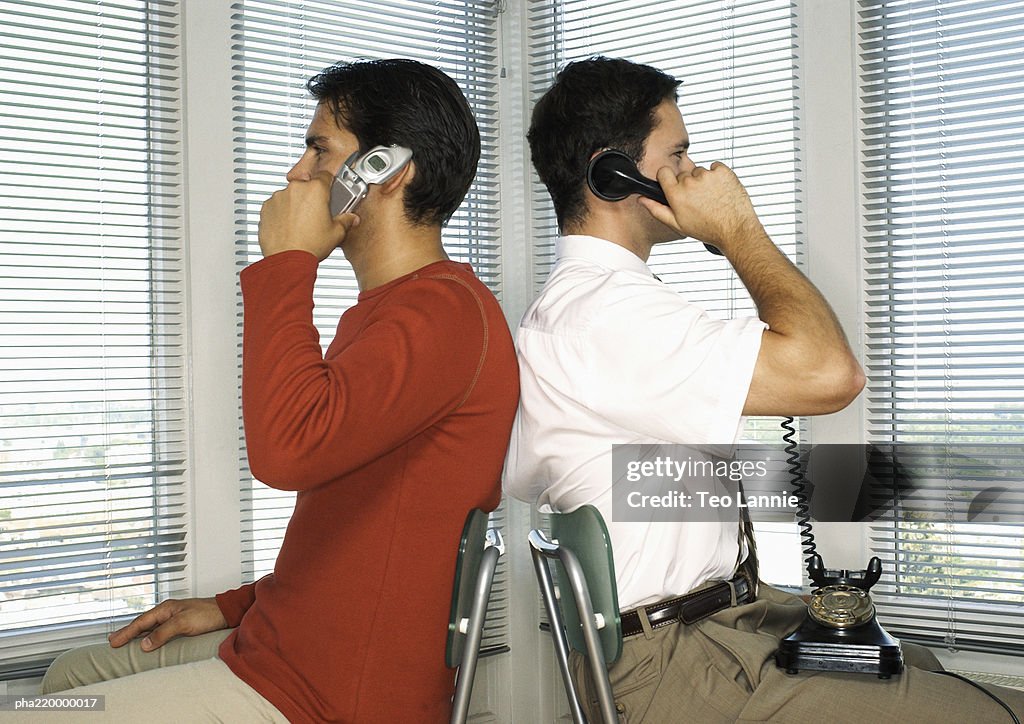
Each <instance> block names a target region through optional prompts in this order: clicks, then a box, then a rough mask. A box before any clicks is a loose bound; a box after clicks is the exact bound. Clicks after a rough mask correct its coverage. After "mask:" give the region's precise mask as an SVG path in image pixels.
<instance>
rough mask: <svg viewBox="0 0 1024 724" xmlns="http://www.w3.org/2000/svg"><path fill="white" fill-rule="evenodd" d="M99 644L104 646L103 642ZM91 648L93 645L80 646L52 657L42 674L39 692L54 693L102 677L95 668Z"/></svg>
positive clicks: (95, 680)
mask: <svg viewBox="0 0 1024 724" xmlns="http://www.w3.org/2000/svg"><path fill="white" fill-rule="evenodd" d="M101 646H104V647H106V646H105V645H104V644H101ZM93 648H95V647H94V646H82V647H80V648H77V649H71V650H70V651H65V652H64V653H63V654H61V655H60V656H58V657H57V658H56V659H54V660H53V663H52V664H50V668H48V669H47V670H46V674H45V675H44V676H43V683H42V686H41V687H40V691H41V693H43V694H54V693H56V692H58V691H66V690H68V689H74V688H75V687H78V686H85V685H87V684H95V683H97V682H98V681H100V680H101V679H102V677H100V676H99V675H98V673H97V670H96V662H95V659H94V657H93V656H92V649H93Z"/></svg>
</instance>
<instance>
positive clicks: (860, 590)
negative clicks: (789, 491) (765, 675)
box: [775, 417, 903, 679]
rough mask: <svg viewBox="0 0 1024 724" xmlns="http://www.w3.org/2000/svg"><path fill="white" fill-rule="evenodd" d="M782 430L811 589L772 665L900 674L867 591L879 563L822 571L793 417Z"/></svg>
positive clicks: (898, 659)
mask: <svg viewBox="0 0 1024 724" xmlns="http://www.w3.org/2000/svg"><path fill="white" fill-rule="evenodd" d="M782 428H783V430H785V431H786V434H784V435H783V436H782V439H783V440H784V441H785V442H786V453H787V454H788V457H787V463H788V465H789V472H790V475H791V476H792V479H793V488H794V492H795V493H796V495H797V517H798V519H799V520H798V523H799V526H800V536H801V538H802V539H803V546H804V553H805V554H806V555H807V556H808V562H807V575H808V576H809V577H810V579H811V581H812V582H813V583H814V585H815V588H814V590H813V591H812V592H811V600H810V603H808V605H807V615H806V617H805V618H804V622H803V624H801V626H800V628H798V629H797V630H796V631H794V632H793V633H791V634H790V635H789V636H787V637H786V638H784V639H782V641H781V642H779V650H778V651H776V652H775V664H776V666H778V667H779V668H782V669H785V670H786V673H789V674H795V673H797V672H799V671H800V670H801V669H808V670H812V671H846V672H852V673H859V674H874V675H876V676H877V677H878V678H880V679H888V678H890V677H891V676H893V675H894V674H900V673H901V672H902V671H903V651H902V650H901V649H900V642H899V641H898V640H896V639H894V638H893V637H892V636H890V635H889V634H888V633H886V631H885V629H883V628H882V626H881V624H879V623H878V619H876V618H875V605H874V604H873V603H872V602H871V596H870V594H869V593H868V591H869V590H870V589H871V587H872V586H873V585H875V584H876V583H877V582H878V579H879V578H881V576H882V561H881V560H879V559H878V558H877V557H874V558H872V559H871V560H870V561H869V562H868V567H867V569H866V570H862V571H849V570H846V569H840V570H830V569H826V568H825V565H824V564H823V563H822V560H821V556H819V555H818V553H817V552H816V546H815V543H814V534H813V533H812V532H811V523H810V515H809V512H808V511H809V505H808V501H807V496H806V493H805V491H806V487H807V481H806V479H805V478H804V474H803V470H802V466H801V465H800V459H799V458H800V456H799V453H798V452H797V445H796V442H795V439H794V438H795V434H796V429H795V428H794V427H793V418H791V417H790V418H786V420H785V421H784V422H783V423H782Z"/></svg>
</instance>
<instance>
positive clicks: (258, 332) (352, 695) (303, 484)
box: [44, 60, 518, 722]
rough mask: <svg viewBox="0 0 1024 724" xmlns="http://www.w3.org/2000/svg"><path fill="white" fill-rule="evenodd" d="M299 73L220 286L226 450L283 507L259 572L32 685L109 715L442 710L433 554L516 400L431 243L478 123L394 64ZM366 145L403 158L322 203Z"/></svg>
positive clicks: (457, 99)
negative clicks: (353, 291) (235, 290)
mask: <svg viewBox="0 0 1024 724" xmlns="http://www.w3.org/2000/svg"><path fill="white" fill-rule="evenodd" d="M308 87H309V90H310V91H311V92H312V94H313V95H314V96H315V97H316V98H317V99H318V101H319V105H318V107H317V110H316V114H315V116H314V118H313V121H312V123H311V124H310V126H309V132H308V134H307V137H306V151H305V153H304V154H303V155H302V157H301V158H300V159H299V161H298V163H296V164H295V167H294V168H293V169H292V170H291V171H290V172H289V173H288V186H287V188H285V189H282V190H281V191H278V192H277V193H275V194H274V195H273V196H272V197H271V198H270V199H269V200H268V201H267V202H266V203H265V204H264V205H263V210H262V213H261V216H260V227H259V240H260V247H261V249H262V251H263V255H264V259H262V260H261V261H259V262H257V263H255V264H253V265H252V266H250V267H249V268H247V269H246V270H245V271H243V272H242V279H241V281H242V292H243V299H244V305H245V329H244V341H243V343H244V347H243V373H242V408H243V417H244V421H245V434H246V443H247V447H248V453H249V462H250V466H251V469H252V471H253V474H254V475H255V476H256V477H257V478H258V479H260V480H261V481H263V482H264V483H266V484H267V485H270V486H272V487H275V488H280V489H285V490H296V491H298V495H297V499H296V504H295V512H294V513H293V515H292V519H291V521H290V523H289V525H288V531H287V533H286V535H285V539H284V543H283V545H282V547H281V551H280V553H279V555H278V558H277V563H276V565H275V567H274V572H273V573H271V574H269V575H267V576H265V577H263V578H261V579H260V580H258V581H256V582H255V583H250V584H247V585H244V586H242V587H240V588H237V589H235V590H232V591H227V592H225V593H221V594H219V595H218V596H216V597H215V598H195V599H188V600H181V601H176V600H170V601H165V602H164V603H162V604H160V605H158V606H156V607H155V608H154V609H152V610H150V611H149V612H147V613H145V614H142V615H141V616H139V617H138V618H136V619H135V620H134V621H133V622H132V623H130V624H129V625H128V626H126V627H124V628H122V629H121V630H119V631H116V632H115V633H113V634H112V635H111V636H110V644H111V645H110V646H105V645H99V646H93V647H86V648H85V649H77V650H74V651H71V652H68V653H67V654H65V655H64V656H63V657H61V658H60V659H58V660H57V661H56V662H55V664H54V666H53V667H51V670H50V671H49V672H48V674H47V677H46V679H45V681H44V692H46V693H51V692H54V691H59V690H63V689H66V688H69V687H77V686H81V685H90V686H89V687H88V690H84V689H82V690H79V692H77V693H83V692H85V691H90V692H92V693H99V694H104V695H106V711H107V715H108V716H112V717H115V718H117V719H119V720H124V721H150V722H152V721H189V722H195V721H207V720H217V721H239V722H242V721H245V722H248V721H258V720H263V721H284V720H285V719H287V720H289V721H293V722H314V721H315V722H321V721H345V722H435V721H446V720H447V718H448V714H449V710H450V698H451V694H452V690H453V680H454V677H453V672H451V671H450V670H448V669H447V668H446V667H445V663H444V650H445V639H446V634H447V620H448V606H449V602H450V597H451V585H452V580H453V577H454V569H455V558H456V549H457V546H458V541H459V536H460V533H461V529H462V524H463V521H464V519H465V516H466V513H467V511H469V510H470V509H471V508H474V507H480V508H484V509H487V510H490V509H493V508H494V507H495V506H496V505H497V503H498V500H499V497H500V488H499V479H500V475H501V467H502V461H503V458H504V454H505V448H506V445H507V443H508V439H509V431H510V428H511V424H512V419H513V417H514V415H515V409H516V403H517V400H518V368H517V364H516V359H515V352H514V350H513V345H512V341H511V337H510V335H509V332H508V327H507V325H506V322H505V319H504V317H503V315H502V312H501V310H500V308H499V307H498V304H497V302H496V300H495V298H494V296H493V295H492V294H491V293H490V292H489V291H488V290H487V288H486V287H485V286H484V285H483V284H482V283H481V282H480V281H479V280H478V279H477V278H476V277H475V276H474V274H473V272H472V270H471V269H470V268H469V266H467V265H464V264H457V263H454V262H452V261H449V260H448V257H447V255H446V254H445V252H444V249H443V248H442V245H441V228H442V226H443V225H444V224H445V223H446V222H447V221H448V219H449V218H450V217H451V215H452V214H453V213H454V211H455V209H456V208H457V207H458V206H459V204H460V203H461V202H462V199H463V197H464V196H465V194H466V192H467V190H468V189H469V185H470V183H471V181H472V180H473V176H474V174H475V172H476V164H477V160H478V158H479V153H480V136H479V132H478V130H477V126H476V123H475V121H474V119H473V116H472V114H471V112H470V109H469V106H468V105H467V103H466V100H465V98H464V96H463V95H462V93H461V91H460V90H459V89H458V87H457V86H456V84H455V83H454V82H453V81H452V80H451V79H450V78H448V77H447V76H445V75H444V74H443V73H441V72H440V71H438V70H436V69H434V68H431V67H429V66H426V65H423V64H421V63H417V62H414V61H409V60H387V61H372V62H359V63H351V64H349V63H342V64H338V65H335V66H332V67H331V68H329V69H327V70H325V71H324V72H323V73H321V74H319V75H317V76H315V77H314V78H313V79H312V80H310V82H309V84H308ZM381 144H385V145H387V144H398V145H401V146H405V147H407V148H410V149H412V151H413V160H412V162H411V163H410V164H409V165H408V166H406V167H405V168H404V169H403V170H402V171H401V172H400V173H399V174H398V175H397V176H395V177H393V178H392V179H390V180H388V181H386V182H384V183H383V184H381V185H377V186H371V187H370V191H369V195H368V196H367V197H366V199H364V200H363V202H362V203H361V204H360V205H359V207H358V208H357V209H356V214H351V213H350V214H341V215H339V216H337V217H332V216H331V213H330V211H329V196H330V188H331V183H332V180H333V178H334V175H335V174H336V173H337V172H338V170H339V169H340V167H341V165H342V163H343V162H344V161H345V160H346V159H347V158H348V157H349V155H350V154H352V153H353V152H354V151H356V150H357V149H359V150H362V151H365V150H367V149H369V148H371V147H373V146H376V145H381ZM338 247H340V248H341V250H342V252H343V253H344V254H345V257H346V258H347V259H348V260H349V262H350V263H351V264H352V267H353V269H354V270H355V274H356V278H357V280H358V282H359V289H360V293H359V300H358V304H356V305H355V306H354V307H352V308H351V309H349V310H348V311H347V312H345V314H344V315H342V318H341V321H340V322H339V325H338V331H337V336H336V337H335V339H334V341H333V343H332V344H331V345H330V348H329V349H328V351H327V354H326V355H324V354H322V353H321V348H320V344H319V339H318V335H317V332H316V329H315V328H314V326H313V320H312V311H313V298H312V294H313V282H314V280H315V278H316V271H317V264H318V263H319V262H320V261H323V260H324V259H326V258H327V257H328V256H329V255H330V254H331V253H332V252H333V251H334V250H335V249H336V248H338ZM139 672H144V673H139ZM118 677H130V678H118ZM96 682H103V683H96Z"/></svg>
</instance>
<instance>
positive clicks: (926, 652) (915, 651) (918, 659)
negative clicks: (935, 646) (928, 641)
mask: <svg viewBox="0 0 1024 724" xmlns="http://www.w3.org/2000/svg"><path fill="white" fill-rule="evenodd" d="M903 662H904V663H905V664H906V665H907V666H913V667H916V668H918V669H924V670H925V671H942V670H943V668H944V667H943V666H942V664H941V663H940V662H939V660H938V659H937V658H936V657H935V654H933V653H932V651H931V649H928V648H925V647H924V646H919V645H917V644H912V643H909V642H903Z"/></svg>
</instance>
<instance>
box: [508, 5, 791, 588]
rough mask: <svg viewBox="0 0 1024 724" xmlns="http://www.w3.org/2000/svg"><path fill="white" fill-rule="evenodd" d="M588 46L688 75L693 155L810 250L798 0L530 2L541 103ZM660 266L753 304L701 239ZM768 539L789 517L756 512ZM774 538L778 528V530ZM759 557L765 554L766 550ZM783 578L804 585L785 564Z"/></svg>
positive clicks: (702, 294) (537, 185)
mask: <svg viewBox="0 0 1024 724" xmlns="http://www.w3.org/2000/svg"><path fill="white" fill-rule="evenodd" d="M591 55H605V56H608V57H618V58H626V59H627V60H632V61H635V62H638V63H645V64H648V65H653V66H654V67H656V68H658V69H660V70H663V71H665V72H666V73H669V74H670V75H673V76H674V77H676V78H678V79H680V80H682V81H683V84H682V85H681V86H680V87H679V106H680V110H681V111H682V114H683V120H684V121H685V122H686V128H687V131H688V132H689V134H690V140H691V143H692V145H691V148H690V155H691V157H692V158H693V160H694V162H695V163H697V164H698V165H701V166H709V165H710V164H711V163H712V162H713V161H721V162H723V163H725V164H727V165H729V166H730V167H731V168H732V169H733V170H734V171H735V172H736V174H737V175H738V176H739V178H740V180H741V181H742V182H743V184H744V186H746V188H747V191H748V192H749V194H750V197H751V199H752V200H753V203H754V206H755V208H756V209H757V212H758V216H759V217H760V219H761V221H762V222H763V223H764V225H765V228H766V229H767V231H768V233H769V235H770V236H771V238H772V240H773V241H774V242H775V243H776V244H777V245H778V246H779V248H780V249H782V250H783V251H784V252H785V253H786V254H788V255H789V256H790V258H791V259H793V260H794V261H795V262H796V263H798V264H800V263H801V262H802V251H801V249H802V245H801V211H800V173H801V168H800V157H799V151H798V144H799V133H800V128H799V119H798V109H797V101H798V95H799V94H798V84H797V77H796V41H795V21H794V9H793V3H792V2H790V0H746V1H735V2H725V1H714V2H708V1H707V0H688V1H687V0H676V1H673V2H671V3H656V4H654V3H649V2H628V3H625V2H619V1H617V0H605V1H603V2H597V1H594V0H544V1H542V2H532V3H530V53H529V58H528V60H529V71H530V95H531V107H532V104H533V103H536V101H537V100H538V99H539V98H540V96H541V95H542V94H543V93H544V92H545V91H546V90H547V89H548V88H549V87H550V86H551V84H552V83H553V82H554V79H555V74H556V72H557V71H558V70H559V69H561V68H562V67H563V66H564V65H565V64H566V63H568V62H569V61H572V60H579V59H582V58H586V57H589V56H591ZM532 177H533V184H532V187H531V189H532V195H531V203H532V205H533V209H534V211H533V226H532V232H533V240H534V282H535V285H536V288H537V289H538V290H539V289H540V287H541V286H542V285H543V283H544V281H545V279H547V276H548V273H549V272H550V270H551V267H552V266H553V265H554V259H555V237H556V236H557V224H556V220H555V212H554V208H553V207H552V206H551V202H550V199H549V197H548V194H547V190H546V189H545V188H544V185H543V184H542V183H541V182H540V180H539V179H538V178H537V175H536V172H532ZM649 263H650V266H651V269H652V270H653V271H654V273H656V274H657V275H658V276H659V277H660V278H661V279H662V280H663V281H664V282H666V283H667V284H670V285H672V286H673V287H674V288H675V289H676V290H677V291H679V292H680V293H681V294H682V295H683V296H685V297H686V298H687V299H688V300H689V301H690V302H693V303H694V304H698V305H700V306H701V307H703V308H705V309H707V310H708V312H709V313H710V314H711V315H712V316H714V317H717V318H723V319H724V318H731V317H734V316H749V315H756V310H755V308H754V304H753V302H752V300H751V299H750V296H749V294H747V291H746V289H745V288H744V287H743V284H742V283H741V282H740V280H739V278H738V277H737V276H736V273H735V272H734V271H733V270H732V267H731V266H730V265H729V263H728V262H727V261H726V260H725V259H724V258H722V257H718V256H713V255H711V254H709V253H708V252H707V251H706V250H705V249H704V247H703V245H702V244H699V243H696V242H694V241H692V240H687V241H681V242H675V243H671V244H661V245H658V246H656V247H655V249H654V252H653V253H652V254H651V258H650V260H649ZM781 434H782V433H781V431H780V428H779V420H778V419H776V418H749V419H748V422H747V427H746V429H745V431H744V439H745V440H747V441H751V442H753V441H758V442H773V443H777V442H779V440H780V438H781ZM757 527H758V540H759V545H762V547H763V548H764V549H765V551H766V552H767V550H768V549H769V548H770V549H772V550H778V551H781V550H785V551H787V552H788V551H791V552H792V554H793V555H794V556H795V555H797V552H796V551H797V546H796V537H795V532H794V531H795V529H794V526H793V525H791V524H759V525H758V526H757ZM769 539H771V540H769ZM762 557H770V556H765V554H764V553H762ZM772 570H773V571H777V574H776V575H777V577H776V578H775V579H774V582H776V583H785V584H792V585H800V580H799V576H797V577H796V578H795V579H794V578H793V572H792V569H791V568H789V567H779V568H777V569H772Z"/></svg>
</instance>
